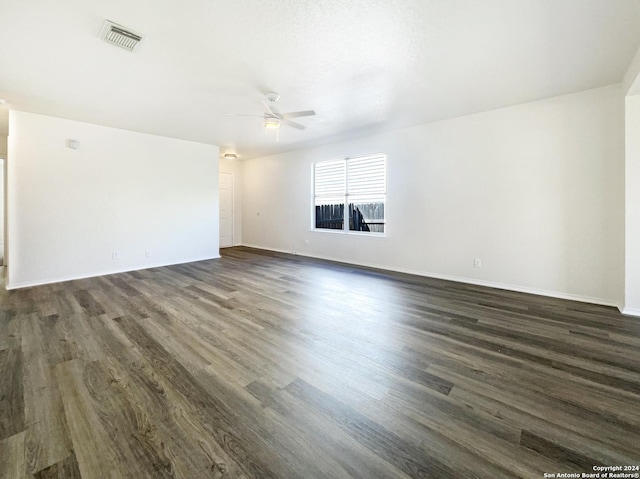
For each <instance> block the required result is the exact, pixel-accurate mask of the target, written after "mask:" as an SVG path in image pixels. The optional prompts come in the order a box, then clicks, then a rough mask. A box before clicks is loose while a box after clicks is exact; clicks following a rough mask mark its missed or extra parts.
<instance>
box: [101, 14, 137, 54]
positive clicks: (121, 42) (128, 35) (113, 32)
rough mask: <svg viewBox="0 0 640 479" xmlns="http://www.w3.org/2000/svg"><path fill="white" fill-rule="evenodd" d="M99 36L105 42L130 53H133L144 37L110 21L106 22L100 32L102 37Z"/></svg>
mask: <svg viewBox="0 0 640 479" xmlns="http://www.w3.org/2000/svg"><path fill="white" fill-rule="evenodd" d="M98 36H99V37H100V38H102V39H103V40H104V41H105V42H107V43H111V44H112V45H115V46H117V47H120V48H124V49H125V50H129V51H130V52H132V51H133V49H134V48H135V47H136V45H137V44H138V43H140V40H142V37H141V36H140V35H138V34H137V33H134V32H132V31H131V30H128V29H126V28H125V27H123V26H122V25H118V24H117V23H113V22H110V21H109V20H105V22H104V25H102V29H101V30H100V35H98Z"/></svg>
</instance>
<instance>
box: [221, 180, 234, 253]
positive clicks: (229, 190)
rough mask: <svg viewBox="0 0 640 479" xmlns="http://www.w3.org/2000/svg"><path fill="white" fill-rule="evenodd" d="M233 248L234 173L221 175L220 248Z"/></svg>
mask: <svg viewBox="0 0 640 479" xmlns="http://www.w3.org/2000/svg"><path fill="white" fill-rule="evenodd" d="M229 246H233V173H220V248H228V247H229Z"/></svg>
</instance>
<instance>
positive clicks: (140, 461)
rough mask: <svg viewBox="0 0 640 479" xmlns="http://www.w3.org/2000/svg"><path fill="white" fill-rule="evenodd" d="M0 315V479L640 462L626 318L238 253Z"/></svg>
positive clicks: (109, 281)
mask: <svg viewBox="0 0 640 479" xmlns="http://www.w3.org/2000/svg"><path fill="white" fill-rule="evenodd" d="M0 301H1V307H0V311H1V316H0V477H2V478H12V479H13V478H24V477H28V478H36V479H44V478H83V479H90V478H100V479H103V478H135V479H139V478H146V477H150V478H151V477H153V478H155V477H162V478H164V477H177V478H276V477H277V478H286V479H290V478H305V479H310V478H349V477H354V478H366V479H371V478H407V477H425V478H458V477H459V478H474V477H478V478H502V477H504V478H517V477H521V478H541V477H544V473H553V474H557V473H583V472H593V467H594V466H618V465H639V464H640V320H638V319H632V318H625V317H623V316H622V315H620V314H619V313H618V312H617V310H615V309H614V308H609V307H603V306H595V305H588V304H582V303H576V302H571V301H565V300H558V299H550V298H543V297H537V296H530V295H526V294H520V293H514V292H507V291H500V290H493V289H489V288H484V287H478V286H470V285H465V284H459V283H453V282H447V281H442V280H435V279H428V278H420V277H414V276H409V275H402V274H396V273H386V272H381V271H374V270H368V269H363V268H356V267H352V266H348V265H342V264H336V263H329V262H323V261H317V260H311V259H305V258H301V257H298V256H289V255H282V254H276V253H269V252H265V251H260V250H253V249H248V248H232V249H227V250H224V251H223V257H222V259H220V260H214V261H204V262H199V263H192V264H188V265H179V266H171V267H165V268H157V269H151V270H144V271H137V272H132V273H125V274H117V275H111V276H105V277H100V278H93V279H86V280H78V281H70V282H66V283H61V284H55V285H48V286H42V287H35V288H30V289H25V290H18V291H12V292H6V291H3V292H1V293H0ZM631 472H632V473H633V472H637V471H631ZM636 477H637V476H636Z"/></svg>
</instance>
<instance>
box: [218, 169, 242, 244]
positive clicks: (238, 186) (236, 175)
mask: <svg viewBox="0 0 640 479" xmlns="http://www.w3.org/2000/svg"><path fill="white" fill-rule="evenodd" d="M220 173H232V174H233V245H234V246H237V245H240V244H242V162H241V161H239V160H227V159H225V158H220Z"/></svg>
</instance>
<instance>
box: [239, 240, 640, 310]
mask: <svg viewBox="0 0 640 479" xmlns="http://www.w3.org/2000/svg"><path fill="white" fill-rule="evenodd" d="M242 246H246V247H248V248H255V249H262V250H265V251H274V252H276V253H286V254H293V255H296V256H305V257H307V258H316V259H323V260H327V261H333V262H338V263H345V264H352V265H354V266H364V267H365V268H375V269H381V270H385V271H395V272H397V273H406V274H412V275H415V276H424V277H426V278H436V279H444V280H446V281H455V282H457V283H466V284H473V285H477V286H487V287H489V288H496V289H504V290H507V291H515V292H518V293H527V294H535V295H538V296H547V297H550V298H558V299H568V300H570V301H579V302H581V303H590V304H600V305H602V306H613V307H616V308H618V309H619V308H620V305H619V304H618V303H617V302H616V301H613V300H610V299H605V298H597V297H591V296H582V295H578V294H572V293H564V292H560V291H549V290H546V289H538V288H531V287H528V286H520V285H514V284H506V283H497V282H494V281H485V280H482V279H474V278H465V277H461V276H451V275H447V274H440V273H430V272H428V271H419V270H413V269H408V268H395V267H389V266H386V265H379V264H374V263H366V262H360V261H353V262H352V261H350V262H348V263H347V262H346V261H341V260H339V259H336V258H330V257H327V256H322V255H310V254H304V253H299V252H291V251H285V250H281V249H275V248H265V247H264V246H256V245H251V244H243V245H242ZM623 314H627V313H623ZM628 314H633V313H628ZM637 314H638V315H640V311H638V312H637Z"/></svg>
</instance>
